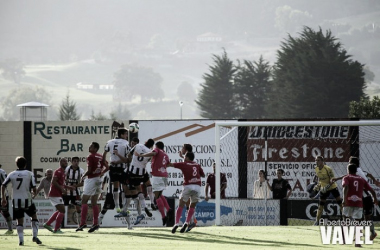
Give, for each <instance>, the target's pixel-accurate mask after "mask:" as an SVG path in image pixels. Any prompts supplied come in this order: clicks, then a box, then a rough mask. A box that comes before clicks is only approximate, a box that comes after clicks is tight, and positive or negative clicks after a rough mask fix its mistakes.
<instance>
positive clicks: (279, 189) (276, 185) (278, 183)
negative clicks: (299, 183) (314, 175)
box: [267, 169, 292, 200]
mask: <svg viewBox="0 0 380 250" xmlns="http://www.w3.org/2000/svg"><path fill="white" fill-rule="evenodd" d="M276 173H277V179H273V182H272V186H271V185H270V184H269V180H267V184H268V187H269V188H270V190H271V191H272V192H273V199H275V200H280V199H288V198H289V197H290V195H291V194H292V187H291V186H290V185H289V182H288V181H287V180H285V179H283V178H282V176H283V175H284V170H283V169H277V171H276Z"/></svg>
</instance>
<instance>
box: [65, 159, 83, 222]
mask: <svg viewBox="0 0 380 250" xmlns="http://www.w3.org/2000/svg"><path fill="white" fill-rule="evenodd" d="M78 164H79V157H77V156H75V157H73V158H71V165H70V166H67V167H66V169H65V176H66V178H65V184H66V186H71V187H74V188H73V189H67V191H66V194H64V195H63V196H62V198H63V201H64V204H65V206H68V205H69V204H70V203H71V205H74V206H75V210H76V212H77V214H76V218H77V223H78V226H79V224H80V218H81V197H80V191H79V187H81V186H83V183H82V182H81V178H82V176H83V174H84V169H83V168H81V167H79V165H78Z"/></svg>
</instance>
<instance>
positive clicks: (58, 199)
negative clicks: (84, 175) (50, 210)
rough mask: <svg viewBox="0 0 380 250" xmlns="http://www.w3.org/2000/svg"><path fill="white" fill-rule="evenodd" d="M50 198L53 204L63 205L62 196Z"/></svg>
mask: <svg viewBox="0 0 380 250" xmlns="http://www.w3.org/2000/svg"><path fill="white" fill-rule="evenodd" d="M49 200H50V202H51V204H52V205H53V207H55V206H57V205H61V204H62V205H63V204H64V202H63V198H62V197H49Z"/></svg>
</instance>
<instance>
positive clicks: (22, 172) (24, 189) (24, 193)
mask: <svg viewBox="0 0 380 250" xmlns="http://www.w3.org/2000/svg"><path fill="white" fill-rule="evenodd" d="M16 166H17V170H16V171H13V172H11V173H10V174H9V175H8V176H7V178H6V179H5V180H4V182H3V184H2V186H1V196H2V197H3V199H2V200H1V205H2V206H3V207H5V206H7V205H8V204H7V203H8V201H7V199H4V197H6V196H5V190H6V187H7V185H8V183H10V182H11V183H12V191H13V201H12V204H13V205H12V207H13V219H15V220H17V227H16V228H17V234H18V238H19V245H20V246H23V245H24V213H26V214H27V215H28V216H30V217H31V218H32V231H33V238H32V240H33V242H36V243H37V244H38V245H39V244H42V242H41V241H40V240H39V239H38V237H37V236H38V219H37V214H36V213H37V209H36V206H35V205H34V203H33V200H32V194H31V192H30V190H32V191H33V193H36V191H37V190H36V184H35V179H34V175H33V173H32V172H30V171H28V170H26V169H25V168H26V159H25V158H24V157H22V156H18V157H17V158H16Z"/></svg>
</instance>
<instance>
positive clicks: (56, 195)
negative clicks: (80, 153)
mask: <svg viewBox="0 0 380 250" xmlns="http://www.w3.org/2000/svg"><path fill="white" fill-rule="evenodd" d="M66 167H67V159H66V158H62V159H61V160H60V161H59V168H58V169H56V170H55V171H54V173H53V179H52V181H51V185H50V191H49V200H50V202H51V204H52V205H53V206H54V207H55V208H56V209H57V211H55V213H53V215H52V216H51V217H50V219H49V220H48V221H47V222H46V223H45V224H44V228H46V229H47V230H49V231H50V232H53V233H57V234H62V233H63V232H62V231H61V230H60V227H61V223H62V220H63V217H64V216H65V205H64V201H63V198H62V195H63V194H65V193H66V189H71V187H68V186H66V185H65V169H66ZM54 221H55V226H54V229H53V227H52V226H51V224H52V223H53V222H54Z"/></svg>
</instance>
